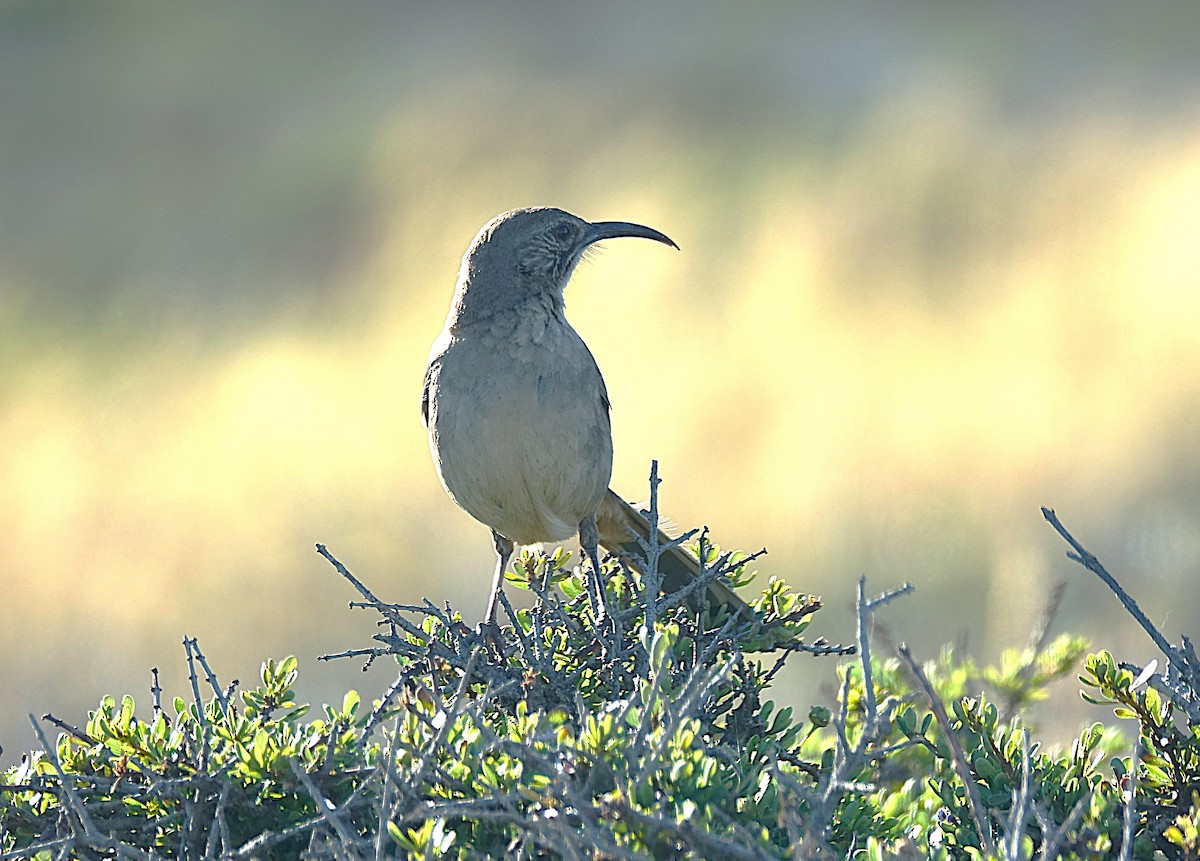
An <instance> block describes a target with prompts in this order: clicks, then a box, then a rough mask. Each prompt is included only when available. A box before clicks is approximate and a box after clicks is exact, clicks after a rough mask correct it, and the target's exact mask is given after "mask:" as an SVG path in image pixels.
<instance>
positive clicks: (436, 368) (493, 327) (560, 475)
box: [429, 318, 612, 544]
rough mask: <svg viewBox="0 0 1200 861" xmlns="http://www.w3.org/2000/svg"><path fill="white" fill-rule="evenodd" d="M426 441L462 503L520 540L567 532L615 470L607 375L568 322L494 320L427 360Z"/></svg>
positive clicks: (592, 507) (595, 502)
mask: <svg viewBox="0 0 1200 861" xmlns="http://www.w3.org/2000/svg"><path fill="white" fill-rule="evenodd" d="M430 387H431V391H430V403H431V409H430V424H429V430H430V446H431V449H432V450H433V454H434V459H435V461H436V462H437V465H438V471H439V474H440V475H441V477H442V482H443V484H444V485H445V486H446V489H447V491H448V492H449V493H450V495H451V496H452V497H453V498H454V500H455V501H456V502H458V504H459V505H460V506H462V507H463V508H464V509H466V510H467V512H468V513H470V514H471V515H473V516H474V517H475V518H476V519H477V520H480V521H482V522H483V523H486V524H487V525H489V526H491V527H492V528H493V529H495V530H496V531H497V532H500V533H501V534H502V535H505V536H506V537H508V538H511V539H512V540H513V541H516V542H518V543H522V544H531V543H537V542H540V541H558V540H562V539H564V538H567V537H569V536H570V535H571V534H573V533H574V532H575V531H576V529H577V528H578V525H579V522H580V520H582V519H583V518H585V517H588V516H590V515H593V514H595V512H596V510H597V509H598V507H599V504H600V500H601V499H602V498H603V495H604V492H605V490H606V489H607V487H608V481H609V478H610V476H611V472H612V436H611V431H610V426H609V417H608V408H607V401H606V396H605V393H604V381H603V379H602V378H601V376H600V371H599V369H598V368H597V367H596V363H595V361H594V360H593V359H592V356H591V353H590V352H589V351H588V349H587V347H586V346H585V345H584V343H583V341H582V339H580V337H579V335H578V334H577V333H576V332H575V331H574V329H572V328H571V327H570V326H569V325H568V324H567V323H566V322H565V321H562V320H556V319H554V318H550V319H548V320H544V321H530V320H523V321H517V322H513V323H511V324H509V325H507V326H506V325H503V321H500V322H497V321H490V322H489V325H488V327H487V329H486V331H483V332H480V331H476V332H471V333H464V334H463V335H462V336H460V337H452V338H450V339H449V340H448V342H447V343H446V345H445V347H444V349H443V350H442V352H441V353H440V355H438V356H436V357H435V359H434V361H433V365H432V366H431V375H430Z"/></svg>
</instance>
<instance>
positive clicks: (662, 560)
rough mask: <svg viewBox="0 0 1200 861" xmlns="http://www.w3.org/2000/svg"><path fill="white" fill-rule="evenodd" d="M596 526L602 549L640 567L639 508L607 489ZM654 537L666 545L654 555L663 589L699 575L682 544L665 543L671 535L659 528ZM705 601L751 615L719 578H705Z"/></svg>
mask: <svg viewBox="0 0 1200 861" xmlns="http://www.w3.org/2000/svg"><path fill="white" fill-rule="evenodd" d="M596 526H597V527H598V529H599V532H600V544H602V545H603V546H604V549H605V550H607V551H608V552H609V553H613V554H615V555H617V556H620V557H621V558H623V559H625V560H627V561H629V562H632V563H633V564H634V566H635V567H637V568H639V569H640V568H641V567H642V559H643V557H644V556H645V554H644V552H643V550H642V548H641V547H640V546H639V545H638V542H637V539H638V538H641V539H643V540H646V539H648V538H649V537H650V524H649V522H648V521H647V520H646V518H645V517H644V516H642V514H641V512H639V511H638V510H637V509H636V508H634V507H633V506H632V505H630V504H629V503H628V502H626V501H625V500H624V499H622V498H621V497H620V496H618V495H617V494H616V493H614V492H613V491H612V490H609V491H608V493H607V494H605V496H604V501H603V502H602V503H600V511H599V513H597V515H596ZM634 536H636V538H635V537H634ZM658 541H659V544H660V545H661V546H662V547H665V548H667V549H666V550H664V551H663V553H662V555H661V556H660V557H659V559H658V570H659V573H660V574H661V575H662V589H663V592H665V593H671V592H678V591H679V590H680V589H682V588H683V587H684V586H686V585H687V584H688V583H690V582H692V581H693V580H695V579H696V577H698V576H699V574H700V560H698V559H697V558H696V557H695V556H693V555H692V554H691V553H689V552H688V551H687V550H685V549H684V548H682V547H678V546H668V545H670V543H671V539H670V538H668V537H667V536H666V535H665V534H663V532H662V531H661V530H660V531H659V533H658ZM699 597H700V596H699V595H694V596H693V598H692V600H690V601H689V602H688V603H689V604H691V605H693V606H694V605H696V604H698V603H701V602H700V600H699ZM708 601H709V603H711V604H713V605H716V606H723V607H728V608H729V611H730V612H731V613H737V614H738V615H740V616H741V617H742V618H743V619H745V620H747V621H752V620H754V618H755V614H754V611H753V610H751V609H750V605H749V604H747V603H746V602H745V601H743V600H742V599H741V598H739V597H738V596H737V593H735V592H734V591H733V589H731V588H730V587H729V586H728V585H727V584H725V583H723V582H721V581H720V580H712V581H710V582H709V584H708Z"/></svg>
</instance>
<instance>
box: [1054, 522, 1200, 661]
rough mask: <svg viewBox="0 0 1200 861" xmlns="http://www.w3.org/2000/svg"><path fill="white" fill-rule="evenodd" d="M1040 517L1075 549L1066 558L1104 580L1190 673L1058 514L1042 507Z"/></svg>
mask: <svg viewBox="0 0 1200 861" xmlns="http://www.w3.org/2000/svg"><path fill="white" fill-rule="evenodd" d="M1042 517H1044V518H1046V522H1047V523H1049V524H1050V525H1051V526H1053V527H1054V530H1055V531H1056V532H1057V533H1058V534H1059V535H1061V536H1062V537H1063V539H1064V540H1065V541H1066V542H1067V543H1068V544H1070V545H1071V547H1072V548H1073V549H1074V550H1075V552H1074V553H1068V554H1067V558H1068V559H1070V560H1072V561H1074V562H1078V563H1079V564H1080V565H1082V566H1083V567H1084V568H1086V569H1087V570H1089V571H1091V572H1092V573H1093V574H1095V575H1096V576H1097V577H1099V578H1100V579H1101V580H1103V581H1104V585H1105V586H1107V587H1108V588H1109V589H1111V590H1112V592H1113V594H1114V595H1116V596H1117V598H1118V600H1120V602H1121V603H1122V604H1123V605H1124V607H1125V609H1126V610H1127V611H1128V612H1129V615H1131V616H1133V618H1134V619H1135V620H1137V623H1138V624H1139V625H1141V626H1142V629H1143V630H1144V631H1145V632H1146V633H1147V634H1149V635H1150V639H1151V640H1153V641H1154V645H1156V646H1158V648H1159V650H1160V651H1161V652H1162V653H1163V654H1164V655H1166V656H1167V659H1168V660H1170V662H1171V663H1172V664H1174V665H1175V666H1176V668H1177V669H1178V670H1179V671H1180V672H1181V673H1183V674H1184V676H1185V678H1186V677H1187V676H1188V675H1189V674H1190V672H1191V668H1190V667H1188V665H1187V662H1186V661H1184V660H1183V658H1182V657H1181V656H1180V655H1179V653H1178V651H1177V650H1176V649H1175V648H1174V647H1173V646H1172V645H1171V644H1170V643H1168V642H1167V638H1166V637H1164V636H1163V635H1162V633H1161V632H1160V631H1159V630H1158V628H1156V627H1154V623H1153V622H1151V621H1150V620H1149V619H1148V618H1146V614H1145V613H1143V612H1142V608H1141V607H1139V606H1138V605H1137V602H1136V601H1134V600H1133V598H1131V597H1130V596H1129V593H1127V592H1126V591H1125V590H1124V589H1122V588H1121V584H1120V583H1118V582H1117V581H1116V579H1114V578H1113V576H1112V575H1111V574H1109V573H1108V571H1107V570H1106V569H1105V568H1104V566H1103V565H1101V564H1100V560H1099V559H1097V558H1096V557H1095V556H1093V555H1092V554H1091V553H1089V552H1088V551H1087V550H1086V549H1085V548H1084V547H1083V545H1082V544H1080V543H1079V542H1078V541H1076V540H1075V537H1074V536H1073V535H1071V533H1070V532H1068V531H1067V530H1066V527H1064V526H1063V525H1062V523H1060V522H1059V519H1058V515H1057V514H1055V513H1054V511H1053V510H1052V509H1049V508H1046V507H1044V506H1043V508H1042Z"/></svg>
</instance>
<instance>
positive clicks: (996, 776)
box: [0, 545, 1200, 859]
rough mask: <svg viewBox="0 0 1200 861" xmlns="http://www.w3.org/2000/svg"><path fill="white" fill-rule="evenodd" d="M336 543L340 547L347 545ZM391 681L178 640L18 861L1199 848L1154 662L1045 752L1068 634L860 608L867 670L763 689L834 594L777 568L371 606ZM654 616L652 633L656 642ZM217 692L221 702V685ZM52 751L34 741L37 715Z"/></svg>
mask: <svg viewBox="0 0 1200 861" xmlns="http://www.w3.org/2000/svg"><path fill="white" fill-rule="evenodd" d="M697 550H698V551H699V555H700V558H702V559H704V561H705V566H704V572H703V573H702V575H701V576H707V577H715V576H727V577H730V578H731V579H736V580H740V581H748V580H750V579H752V574H751V572H749V571H747V570H746V562H747V561H748V557H740V556H737V555H735V554H723V553H721V552H720V551H719V550H718V549H717V548H713V547H709V546H707V545H702V546H700V547H698V548H697ZM327 555H328V554H327ZM329 558H330V560H331V561H333V562H334V564H335V565H337V566H338V567H339V570H341V571H342V573H343V574H345V575H346V576H347V577H348V578H350V579H351V581H352V582H353V583H354V584H355V586H356V588H358V589H359V591H360V592H361V593H362V594H363V596H364V598H366V600H365V601H363V602H359V604H358V605H359V606H363V607H368V608H370V609H372V610H373V611H375V612H377V613H379V614H380V617H381V620H382V630H381V631H380V633H379V634H377V635H376V640H377V645H375V646H372V647H370V648H366V649H355V650H350V651H349V652H346V653H343V654H344V656H350V655H358V656H364V657H366V658H367V659H368V660H378V659H381V658H383V657H384V656H387V657H388V658H390V659H392V660H394V661H395V662H396V665H397V669H398V675H397V678H396V681H395V683H394V684H393V685H392V686H391V687H390V688H389V689H388V691H386V692H384V693H383V694H382V695H381V696H379V697H378V698H377V699H375V700H374V702H373V704H372V707H371V709H369V710H367V709H365V708H363V703H362V702H361V700H360V698H359V696H358V695H357V694H356V693H354V692H350V693H348V694H347V695H346V697H345V698H344V700H343V702H342V703H341V705H340V706H338V707H332V706H324V707H323V708H322V709H321V711H320V713H319V714H318V715H317V716H315V717H313V716H312V714H311V712H310V710H309V708H308V706H305V705H302V704H299V703H297V702H296V701H295V697H294V694H293V690H294V685H295V681H296V676H297V672H298V666H297V662H296V660H295V659H294V658H285V659H283V660H280V661H267V662H266V663H265V664H264V665H263V667H262V672H261V674H260V677H259V679H258V682H257V684H256V685H255V686H254V687H253V688H252V689H248V690H244V691H241V692H237V691H236V690H234V689H232V688H231V689H223V688H222V687H221V686H220V684H219V683H218V681H217V678H216V675H215V674H214V673H213V672H212V671H211V669H210V668H209V667H208V665H207V663H206V661H205V660H204V657H203V655H202V654H201V653H200V651H199V648H198V646H197V644H196V643H195V641H191V640H185V646H186V647H187V659H188V662H189V667H190V669H191V671H192V696H191V697H190V698H183V697H175V698H174V699H173V700H172V701H171V702H170V703H168V704H167V705H166V706H164V704H163V703H162V702H161V701H160V696H159V692H158V691H157V685H155V696H154V702H153V703H152V707H151V712H150V715H149V716H148V717H147V718H145V719H143V718H140V717H138V715H137V710H136V708H135V704H134V701H133V699H132V698H131V697H128V696H126V697H122V698H121V699H119V700H118V699H116V698H114V697H105V698H104V699H102V700H101V702H100V704H99V707H98V708H97V709H96V710H95V711H93V712H92V713H91V714H90V715H89V718H88V721H87V722H86V723H85V724H84V726H83V727H81V728H80V727H74V726H71V725H70V724H68V723H66V722H64V721H61V720H59V719H57V718H51V717H49V716H47V718H46V719H45V720H49V721H50V722H52V723H54V724H55V725H56V726H57V727H58V728H59V729H60V730H61V733H60V735H59V736H58V738H57V740H56V741H55V742H54V743H50V742H48V741H45V737H44V735H42V739H43V749H42V750H39V751H36V752H34V753H31V754H29V755H28V756H26V757H25V758H24V759H23V760H22V762H21V763H20V764H19V765H17V766H16V767H14V768H12V769H10V770H9V771H8V773H7V774H6V775H5V781H4V784H3V785H2V786H0V849H2V850H3V852H2V854H3V856H4V857H5V858H38V859H52V858H58V857H85V858H101V857H114V858H115V857H122V858H141V859H149V858H261V859H292V858H299V857H304V858H348V859H357V858H406V859H434V858H450V859H479V858H510V857H512V858H527V859H542V858H546V859H549V858H595V857H603V858H611V859H645V858H685V859H687V858H692V859H701V858H731V859H784V858H846V857H854V858H864V859H882V858H894V857H900V858H908V857H911V858H918V857H919V858H932V859H959V858H977V859H987V858H1005V859H1018V858H1033V857H1038V858H1047V859H1054V858H1063V859H1094V858H1110V857H1117V855H1118V854H1119V853H1120V852H1122V851H1123V850H1124V847H1125V845H1126V842H1127V841H1128V842H1129V852H1130V857H1132V858H1137V859H1156V858H1196V857H1197V853H1198V851H1200V837H1198V836H1197V835H1198V834H1200V826H1198V825H1197V823H1198V822H1200V751H1198V748H1197V743H1198V742H1197V739H1198V738H1200V730H1198V728H1197V724H1196V723H1195V722H1194V721H1188V720H1181V717H1180V709H1179V708H1177V707H1176V705H1175V703H1176V702H1177V701H1178V700H1179V698H1181V697H1182V698H1183V700H1184V701H1188V700H1187V697H1188V696H1191V694H1187V693H1186V692H1185V693H1182V694H1181V693H1180V690H1181V689H1180V687H1179V686H1180V685H1181V684H1183V682H1182V681H1180V679H1179V678H1176V679H1174V680H1173V681H1172V682H1171V685H1173V687H1172V686H1168V685H1167V684H1166V682H1164V681H1163V680H1162V679H1160V678H1159V677H1158V676H1156V675H1155V674H1154V672H1153V669H1154V668H1153V667H1152V668H1147V669H1146V670H1139V669H1138V668H1136V667H1128V666H1123V665H1121V664H1119V663H1118V662H1117V661H1116V660H1115V659H1114V658H1113V657H1112V656H1111V655H1109V654H1108V653H1106V652H1099V653H1097V654H1093V655H1090V656H1088V657H1087V658H1086V660H1085V662H1084V666H1083V670H1082V674H1081V676H1080V679H1081V681H1082V682H1083V683H1084V685H1085V686H1086V689H1087V690H1086V692H1085V698H1087V699H1088V700H1089V701H1091V702H1093V703H1096V704H1098V705H1102V706H1112V707H1115V711H1116V715H1117V716H1118V717H1120V718H1126V719H1131V720H1134V721H1136V722H1137V726H1138V730H1139V731H1138V736H1139V739H1140V741H1139V742H1138V744H1137V747H1136V750H1137V753H1136V755H1134V756H1129V749H1130V745H1129V743H1128V742H1127V741H1126V740H1125V739H1124V737H1123V736H1122V734H1121V733H1119V732H1117V731H1115V730H1113V729H1110V728H1107V727H1105V726H1104V725H1103V724H1101V723H1096V724H1093V725H1092V726H1090V727H1088V728H1086V729H1085V730H1084V731H1083V732H1082V734H1081V735H1080V737H1079V739H1077V740H1076V742H1075V744H1074V745H1073V746H1072V748H1071V749H1070V750H1066V751H1053V750H1046V749H1043V747H1042V746H1041V745H1040V744H1039V743H1038V742H1037V741H1035V740H1033V732H1032V730H1031V728H1030V727H1029V726H1027V725H1026V723H1025V722H1024V719H1023V717H1022V714H1023V709H1024V708H1025V706H1027V705H1028V704H1029V703H1031V702H1034V701H1036V700H1038V699H1040V698H1042V697H1044V696H1045V695H1046V686H1047V685H1048V684H1049V683H1050V682H1051V681H1053V680H1054V679H1057V678H1060V677H1062V676H1063V675H1065V674H1066V673H1069V672H1072V671H1073V670H1075V668H1076V666H1077V664H1078V662H1079V659H1080V657H1081V656H1082V655H1083V653H1084V652H1085V650H1086V645H1085V644H1084V643H1083V641H1081V640H1080V639H1079V638H1077V637H1072V636H1062V637H1059V638H1058V639H1056V640H1054V641H1052V642H1049V643H1046V642H1041V643H1039V644H1038V645H1036V646H1034V647H1031V648H1029V649H1025V650H1021V651H1018V650H1012V651H1009V652H1006V653H1005V654H1004V655H1002V656H1001V657H1000V659H999V661H998V662H997V664H996V665H995V666H980V665H978V664H977V663H976V662H975V661H973V660H971V659H970V658H967V657H962V656H958V655H956V654H955V653H954V652H953V651H952V650H949V649H947V650H945V651H944V652H943V653H942V654H941V655H940V656H939V657H938V658H937V659H936V660H934V661H930V662H927V663H925V664H923V665H919V664H917V663H916V662H915V661H914V660H913V659H911V656H910V655H909V654H908V652H907V650H905V649H903V648H902V649H901V653H900V654H901V657H900V658H890V657H873V656H872V655H871V654H870V641H869V638H868V637H867V635H866V632H867V631H868V630H869V625H868V624H866V622H867V621H868V618H869V616H870V615H871V614H872V613H874V612H877V611H878V609H879V608H880V607H881V606H883V605H884V604H885V603H887V601H889V600H891V599H892V598H894V597H897V596H898V595H899V594H901V593H902V592H903V591H905V590H897V592H894V593H889V594H887V595H884V596H881V597H880V598H877V599H874V600H870V601H868V600H866V598H865V596H864V594H863V593H862V590H861V586H860V600H859V619H860V625H859V638H858V643H857V649H858V652H859V654H858V657H857V659H856V660H854V661H851V662H847V663H845V664H843V665H842V666H841V667H840V668H839V670H838V674H839V679H840V682H841V685H840V694H839V697H838V702H837V704H836V707H835V708H834V709H833V710H832V711H831V710H829V709H826V708H823V707H813V708H811V709H809V710H808V711H807V713H806V714H804V715H803V716H801V715H800V714H798V713H797V711H796V710H795V709H794V708H793V707H790V706H783V707H780V706H778V705H777V704H776V703H774V702H772V701H771V700H769V699H767V698H766V691H767V689H768V688H769V685H770V682H771V680H772V679H773V677H774V675H775V674H776V673H777V672H778V670H779V668H780V667H781V666H782V664H783V662H784V661H786V660H787V659H789V657H790V656H792V655H794V654H796V653H797V652H801V651H807V652H812V653H816V654H831V653H832V654H842V655H845V654H847V653H848V651H849V650H847V649H845V648H843V647H837V646H831V645H829V644H827V643H825V642H824V641H822V640H815V641H810V642H806V641H805V640H804V638H803V635H804V633H805V631H806V628H807V627H808V625H809V623H810V621H811V617H812V615H813V614H814V613H815V612H816V610H817V609H818V608H819V606H820V602H819V601H818V600H817V599H815V598H813V597H811V596H806V595H802V594H798V593H794V592H792V591H790V590H789V589H788V588H787V587H786V586H785V585H784V584H783V583H782V582H781V581H778V580H775V579H772V580H770V581H769V582H768V583H767V584H766V586H765V588H764V589H763V590H762V594H761V596H760V597H759V598H758V599H757V600H756V601H755V602H754V604H753V606H754V610H755V615H756V616H757V619H756V620H748V619H746V618H745V617H743V616H741V615H739V614H738V613H730V612H727V611H726V610H725V609H723V608H717V609H711V610H706V611H704V612H699V613H697V612H694V611H692V610H690V609H689V608H688V606H687V604H686V602H683V601H678V600H674V599H673V598H672V597H671V596H665V597H664V596H658V597H656V598H653V599H652V598H651V597H649V596H647V595H646V594H645V593H644V592H643V590H642V586H641V576H640V575H638V574H637V573H636V572H633V571H631V570H629V569H628V568H626V567H625V566H624V565H623V564H622V563H621V562H619V561H617V560H609V561H608V562H607V563H606V566H607V571H606V574H607V582H608V584H609V596H608V597H609V602H610V606H611V610H612V612H611V614H610V618H611V624H609V625H604V626H600V627H597V626H595V625H592V624H590V623H589V622H588V621H587V619H588V617H587V598H586V591H585V582H584V579H583V578H584V575H583V574H582V572H580V571H578V570H574V569H572V568H571V567H570V566H569V561H570V559H569V556H568V555H567V554H565V553H563V552H561V551H559V552H556V553H554V554H551V555H543V554H526V555H524V556H522V557H521V559H520V560H519V562H518V563H517V565H516V567H515V573H514V575H513V576H512V577H510V583H512V584H513V585H514V586H515V587H517V588H520V589H524V590H528V591H530V592H531V593H533V596H534V597H535V599H536V600H535V601H534V604H533V606H532V607H531V608H529V609H522V610H519V611H518V610H514V609H513V608H512V607H511V605H508V604H507V602H506V603H505V607H506V611H507V612H508V615H509V621H510V622H511V624H510V626H508V627H506V628H504V629H502V630H499V631H491V632H488V631H483V632H478V631H473V630H471V629H470V628H468V627H467V626H466V625H465V624H463V622H462V619H461V618H460V617H459V615H458V614H457V613H455V612H454V611H453V610H452V609H450V608H448V607H444V608H439V607H436V606H434V605H432V604H430V603H428V602H426V603H424V604H421V605H416V606H397V605H389V604H384V603H382V602H379V601H378V600H377V599H375V597H374V596H373V595H372V594H371V593H370V592H369V590H367V589H366V587H365V586H363V585H362V584H361V583H360V582H359V581H357V579H355V578H354V577H353V575H351V574H350V573H349V572H348V571H345V569H344V568H341V566H340V563H337V562H336V560H333V558H332V557H329ZM648 613H649V614H650V615H652V617H653V618H654V619H655V622H654V624H653V625H652V626H651V625H648V624H647V622H646V618H647V615H648ZM201 678H203V679H204V685H205V686H206V689H207V691H208V693H207V694H206V695H204V696H202V695H201V690H202V683H201ZM35 725H36V726H37V727H38V732H39V733H42V730H41V726H40V724H35Z"/></svg>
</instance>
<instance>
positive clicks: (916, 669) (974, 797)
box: [896, 643, 996, 855]
mask: <svg viewBox="0 0 1200 861" xmlns="http://www.w3.org/2000/svg"><path fill="white" fill-rule="evenodd" d="M896 651H898V652H899V653H900V657H901V658H903V659H904V663H905V664H906V665H907V666H908V669H909V671H910V672H911V673H912V674H913V677H914V678H916V680H917V683H918V684H919V685H920V686H921V688H922V689H923V690H924V691H925V696H926V698H928V700H929V705H930V708H932V709H933V715H934V717H935V718H936V719H937V722H938V726H939V727H941V730H942V735H944V736H945V737H946V744H947V745H948V746H949V748H950V756H951V760H952V761H953V763H954V770H955V772H957V774H958V779H959V780H961V781H962V782H963V786H964V787H966V790H967V806H968V807H970V809H971V818H972V819H974V820H975V830H976V831H978V832H979V842H980V844H981V845H982V846H983V851H984V852H985V853H986V854H988V855H994V854H996V844H995V843H994V842H993V841H992V832H991V829H989V828H988V827H987V815H986V812H985V811H984V809H983V802H982V801H981V800H980V798H979V788H978V787H977V786H975V781H974V780H972V779H971V767H970V766H969V765H968V764H967V755H966V754H965V753H964V752H963V749H962V745H961V744H959V742H958V736H956V735H955V734H954V732H953V731H952V730H951V728H950V718H949V716H948V715H947V714H946V707H945V706H943V705H942V700H941V697H939V696H938V694H937V691H935V690H934V689H933V685H932V684H930V682H929V678H928V676H926V675H925V672H924V671H923V670H922V669H921V666H920V664H918V663H917V662H916V661H915V660H914V659H913V656H912V652H910V651H909V650H908V646H906V645H904V644H903V643H901V644H900V646H899V647H898V648H897V650H896Z"/></svg>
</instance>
